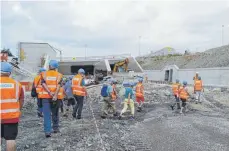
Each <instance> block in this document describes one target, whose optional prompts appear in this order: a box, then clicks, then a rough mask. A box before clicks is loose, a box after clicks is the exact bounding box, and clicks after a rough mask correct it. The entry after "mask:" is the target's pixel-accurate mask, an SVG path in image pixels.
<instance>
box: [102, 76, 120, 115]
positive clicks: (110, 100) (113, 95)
mask: <svg viewBox="0 0 229 151" xmlns="http://www.w3.org/2000/svg"><path fill="white" fill-rule="evenodd" d="M116 83H117V82H116V80H114V79H112V80H110V81H109V84H104V85H103V87H102V90H101V96H102V97H103V102H104V103H103V108H102V115H101V117H102V118H106V116H107V115H108V109H109V108H110V109H111V110H112V112H113V115H114V116H117V112H116V107H115V101H116V99H117V92H116Z"/></svg>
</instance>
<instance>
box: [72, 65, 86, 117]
mask: <svg viewBox="0 0 229 151" xmlns="http://www.w3.org/2000/svg"><path fill="white" fill-rule="evenodd" d="M84 75H85V71H84V69H82V68H81V69H79V70H78V74H77V75H75V76H74V77H73V79H72V92H73V95H74V98H75V100H76V105H75V107H74V110H73V113H72V116H73V118H77V119H81V113H82V109H83V101H84V97H85V96H86V95H87V91H86V87H85V80H84V77H85V76H84ZM76 112H77V116H76Z"/></svg>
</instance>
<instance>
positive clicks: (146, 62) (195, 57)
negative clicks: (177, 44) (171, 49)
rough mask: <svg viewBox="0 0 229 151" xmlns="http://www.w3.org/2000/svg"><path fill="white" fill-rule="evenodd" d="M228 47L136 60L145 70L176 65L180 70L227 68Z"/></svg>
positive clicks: (228, 61) (228, 60)
mask: <svg viewBox="0 0 229 151" xmlns="http://www.w3.org/2000/svg"><path fill="white" fill-rule="evenodd" d="M228 58H229V45H226V46H222V47H218V48H213V49H209V50H207V51H205V52H203V53H196V54H192V55H173V56H172V55H170V56H158V57H144V59H143V58H138V59H137V60H138V62H139V63H140V65H141V66H142V68H143V69H145V70H160V69H162V68H164V67H165V66H167V65H173V64H175V65H177V66H178V67H179V68H180V69H188V68H211V67H228V66H229V59H228Z"/></svg>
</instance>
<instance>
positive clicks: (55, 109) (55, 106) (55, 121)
mask: <svg viewBox="0 0 229 151" xmlns="http://www.w3.org/2000/svg"><path fill="white" fill-rule="evenodd" d="M42 105H43V114H44V132H45V134H50V133H51V132H52V129H51V126H52V128H53V130H58V128H59V107H60V100H57V101H52V99H42ZM51 118H52V122H51Z"/></svg>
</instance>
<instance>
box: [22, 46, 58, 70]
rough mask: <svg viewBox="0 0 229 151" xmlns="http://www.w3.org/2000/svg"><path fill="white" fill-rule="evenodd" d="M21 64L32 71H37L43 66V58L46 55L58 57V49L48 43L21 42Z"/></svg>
mask: <svg viewBox="0 0 229 151" xmlns="http://www.w3.org/2000/svg"><path fill="white" fill-rule="evenodd" d="M18 50H19V55H18V56H19V62H20V65H21V66H22V67H24V68H26V69H27V70H30V71H31V72H37V71H38V70H39V68H40V67H43V63H42V60H43V59H44V58H45V56H46V55H48V56H49V58H50V59H56V55H57V53H58V52H57V51H55V49H54V48H53V47H52V46H50V45H49V44H48V43H32V42H20V43H19V44H18Z"/></svg>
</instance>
